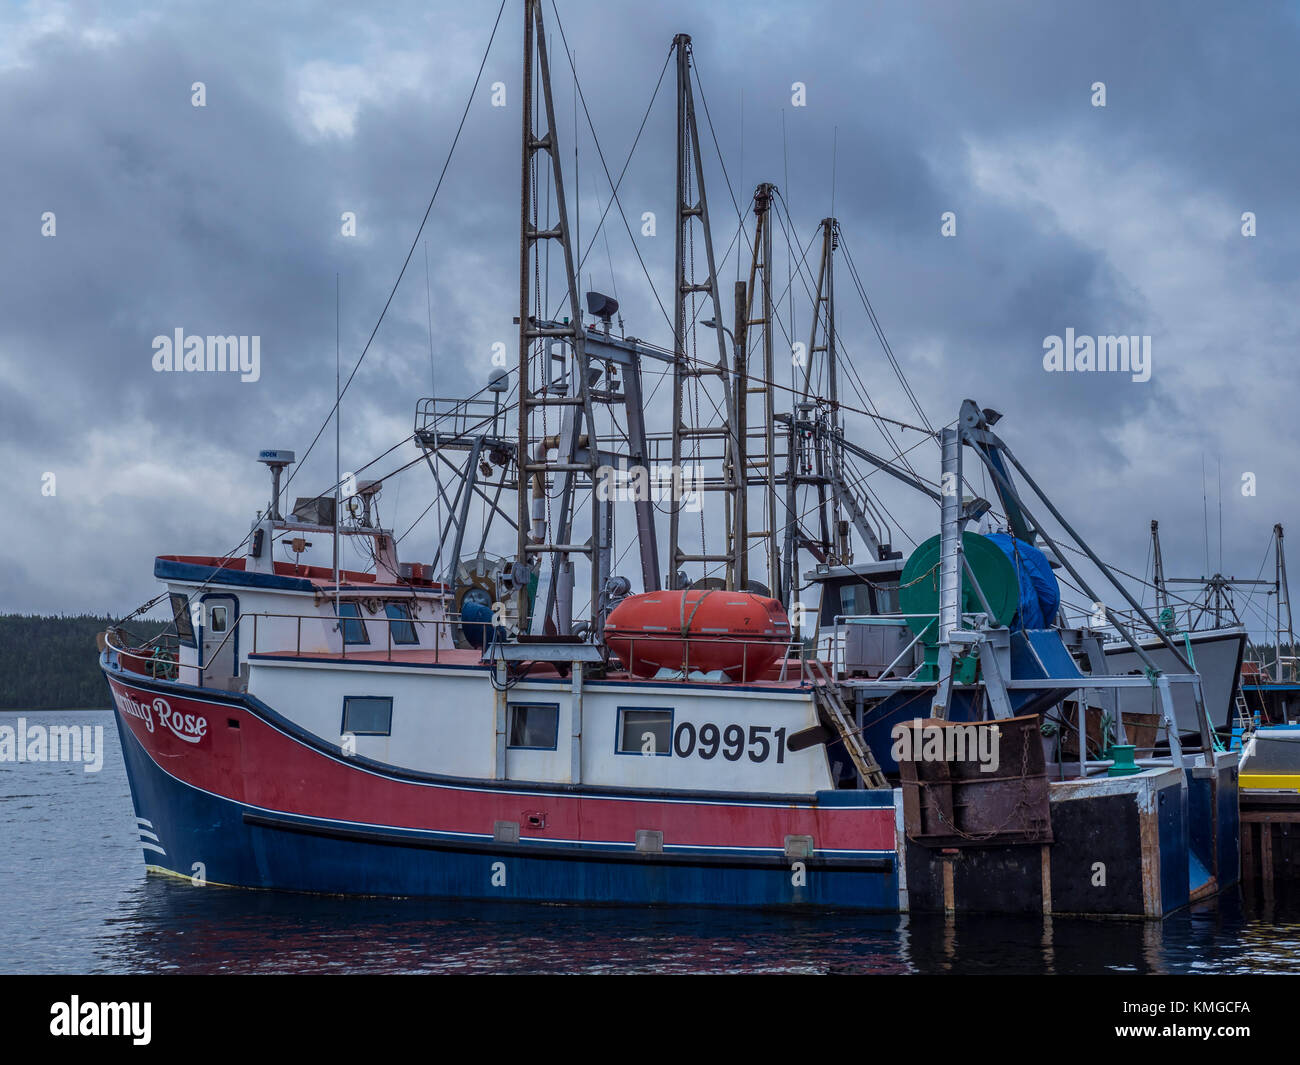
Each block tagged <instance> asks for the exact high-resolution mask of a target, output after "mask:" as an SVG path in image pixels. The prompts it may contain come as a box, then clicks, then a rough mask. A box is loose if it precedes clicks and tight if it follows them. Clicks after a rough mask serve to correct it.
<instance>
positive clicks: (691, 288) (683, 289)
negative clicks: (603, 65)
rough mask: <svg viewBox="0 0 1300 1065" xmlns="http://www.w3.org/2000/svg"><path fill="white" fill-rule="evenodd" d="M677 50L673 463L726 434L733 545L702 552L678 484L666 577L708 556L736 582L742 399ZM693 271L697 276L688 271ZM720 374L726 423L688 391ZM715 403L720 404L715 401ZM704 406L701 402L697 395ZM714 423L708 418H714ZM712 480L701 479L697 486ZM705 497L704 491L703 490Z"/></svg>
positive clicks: (687, 47) (718, 487) (684, 70)
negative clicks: (708, 316)
mask: <svg viewBox="0 0 1300 1065" xmlns="http://www.w3.org/2000/svg"><path fill="white" fill-rule="evenodd" d="M673 47H674V49H675V50H676V52H677V151H676V167H677V210H676V224H675V231H676V232H675V261H674V268H673V334H674V335H673V354H674V362H673V431H672V465H673V474H674V481H676V479H677V476H678V475H680V473H681V471H682V461H683V458H684V457H685V456H684V450H685V445H686V444H687V442H688V441H702V440H718V441H721V442H722V444H723V449H722V456H721V457H722V476H721V478H720V479H719V480H718V481H717V482H715V483H710V484H708V485H707V487H708V488H709V489H710V490H712V491H722V492H724V493H726V504H724V509H725V511H726V524H727V550H726V551H725V552H722V553H716V552H711V551H709V549H708V545H707V543H702V544H701V545H700V550H699V551H698V553H695V552H690V551H687V550H685V549H684V548H683V546H682V535H681V513H682V500H681V498H680V493H678V492H676V491H674V492H673V498H672V499H671V501H670V505H669V516H668V558H667V561H668V572H667V574H665V580H666V583H667V586H668V587H669V588H678V587H680V586H681V582H680V581H679V580H678V575H679V573H680V572H681V567H682V565H683V564H684V563H687V562H701V563H703V564H704V565H705V567H706V569H707V567H708V566H709V564H710V563H713V564H717V563H721V564H722V565H723V566H724V568H725V582H726V587H728V588H736V587H737V586H738V584H737V574H738V572H739V571H740V570H742V569H743V565H744V563H743V558H744V550H745V544H744V543H743V542H742V540H741V539H740V537H739V536H737V534H736V524H737V514H738V512H739V509H740V508H742V507H743V506H744V493H743V487H742V486H743V481H744V478H743V475H742V471H741V470H740V469H739V465H738V462H737V456H738V454H739V452H740V448H741V444H740V440H739V431H738V423H737V414H736V409H737V403H736V396H735V394H734V391H733V387H734V386H733V383H732V373H731V361H730V359H728V357H727V345H726V339H725V337H724V336H723V333H724V329H723V327H722V301H721V300H720V299H719V298H718V272H717V264H716V261H715V259H714V254H713V236H712V230H711V229H710V226H709V206H708V198H707V196H706V194H705V190H704V164H703V159H702V156H701V152H700V139H699V129H698V126H697V125H696V121H695V97H694V94H693V93H692V91H691V38H690V36H689V35H688V34H685V33H679V34H678V35H677V36H676V37H674V38H673ZM692 174H694V178H695V180H694V187H695V191H696V193H697V194H698V199H696V200H694V202H692V200H691V191H692V181H691V177H692ZM697 219H698V221H699V228H700V232H701V234H702V236H703V238H704V253H705V260H706V268H707V275H706V277H705V279H704V280H703V281H700V282H697V281H695V279H694V276H693V273H694V270H693V267H694V263H693V259H694V241H693V236H694V229H693V222H694V221H695V220H697ZM688 275H691V276H688ZM694 293H704V294H707V296H708V298H709V299H710V300H711V301H712V303H713V317H712V321H713V322H714V324H715V326H716V328H715V329H714V332H715V333H716V334H717V340H718V360H717V363H716V364H714V365H709V364H708V363H706V362H703V361H696V360H695V359H694V358H693V357H692V356H690V355H688V353H687V344H688V333H689V332H690V331H691V330H692V329H693V328H694V324H695V323H694V322H693V321H691V322H688V321H687V319H686V314H687V305H688V297H690V296H691V295H692V294H694ZM710 376H716V377H718V378H719V379H720V380H721V382H722V389H721V392H722V399H723V403H724V410H723V411H721V412H719V413H720V414H722V423H721V424H719V423H718V422H717V421H716V420H710V419H708V418H706V417H705V416H704V415H703V414H702V412H700V411H699V410H692V407H691V404H690V402H689V401H688V398H687V394H686V393H687V388H688V387H693V388H695V389H696V390H697V393H698V390H699V389H700V386H701V378H703V377H710ZM710 405H712V404H710ZM697 406H698V403H697ZM706 423H708V424H706ZM701 487H706V486H696V488H697V489H699V488H701ZM701 498H703V497H701Z"/></svg>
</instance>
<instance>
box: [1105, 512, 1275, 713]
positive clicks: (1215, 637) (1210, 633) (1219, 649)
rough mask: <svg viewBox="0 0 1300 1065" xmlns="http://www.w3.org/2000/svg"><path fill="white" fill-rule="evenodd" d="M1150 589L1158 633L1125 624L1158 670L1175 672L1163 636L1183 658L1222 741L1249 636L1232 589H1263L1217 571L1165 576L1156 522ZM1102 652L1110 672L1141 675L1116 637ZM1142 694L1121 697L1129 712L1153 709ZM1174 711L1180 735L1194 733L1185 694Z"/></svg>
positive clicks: (1136, 622)
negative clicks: (1187, 590)
mask: <svg viewBox="0 0 1300 1065" xmlns="http://www.w3.org/2000/svg"><path fill="white" fill-rule="evenodd" d="M1151 557H1152V567H1153V574H1152V589H1153V590H1154V593H1155V610H1154V612H1153V614H1154V617H1155V619H1156V623H1157V625H1158V627H1159V629H1160V631H1159V632H1157V631H1153V630H1151V629H1150V628H1149V627H1147V626H1145V625H1143V623H1142V620H1141V619H1140V618H1138V617H1136V616H1135V615H1134V614H1133V613H1132V612H1127V613H1125V612H1122V611H1121V613H1124V616H1125V620H1126V621H1127V622H1128V624H1129V625H1131V626H1132V627H1133V628H1134V630H1135V631H1136V632H1137V633H1138V643H1139V645H1140V646H1141V648H1142V650H1143V651H1144V652H1145V653H1146V654H1147V655H1149V656H1150V657H1151V658H1152V659H1153V660H1154V661H1155V662H1156V663H1157V664H1158V665H1159V666H1160V668H1161V669H1173V668H1176V667H1177V666H1178V664H1179V663H1178V660H1177V658H1176V657H1175V655H1174V653H1173V651H1172V650H1171V649H1170V648H1169V647H1168V646H1166V641H1165V639H1164V637H1170V638H1172V643H1173V644H1174V645H1176V646H1177V647H1178V648H1179V649H1180V650H1181V651H1182V652H1183V658H1184V659H1185V660H1186V661H1187V663H1188V664H1190V665H1191V666H1192V667H1193V668H1194V669H1195V670H1196V671H1197V672H1198V673H1199V674H1200V675H1201V684H1202V690H1203V691H1204V694H1205V704H1206V708H1207V710H1208V711H1209V713H1210V718H1211V720H1212V721H1213V722H1214V725H1215V729H1216V730H1217V731H1218V732H1220V733H1221V734H1222V735H1223V736H1224V737H1225V738H1226V737H1227V735H1228V734H1229V732H1230V731H1231V729H1232V727H1233V724H1234V718H1235V715H1236V705H1237V699H1238V695H1239V694H1240V691H1241V689H1240V676H1241V667H1242V661H1243V658H1244V656H1245V653H1246V645H1247V640H1248V634H1247V630H1246V626H1245V624H1243V622H1242V619H1241V617H1240V615H1239V614H1238V612H1237V607H1236V603H1235V599H1234V595H1233V593H1234V590H1235V589H1237V588H1240V587H1243V586H1252V585H1262V584H1265V583H1266V582H1263V581H1258V580H1239V579H1238V578H1236V577H1225V576H1224V575H1223V574H1221V573H1215V574H1213V575H1211V576H1209V577H1195V578H1181V577H1168V578H1167V577H1166V576H1165V572H1164V560H1163V555H1162V552H1161V549H1160V523H1159V522H1158V521H1156V520H1155V519H1152V521H1151ZM1171 585H1191V586H1194V587H1195V589H1196V590H1195V592H1193V593H1191V594H1180V593H1179V592H1178V591H1177V590H1174V589H1171V587H1170V586H1171ZM1109 636H1110V638H1108V639H1107V640H1106V643H1105V651H1106V657H1107V658H1108V659H1109V668H1110V670H1111V671H1112V672H1116V673H1128V672H1134V671H1140V670H1141V669H1142V668H1143V665H1144V663H1143V662H1142V661H1141V660H1140V658H1139V656H1138V655H1137V654H1136V653H1135V651H1134V650H1133V648H1131V647H1130V646H1129V645H1128V644H1127V643H1126V642H1125V641H1124V640H1123V639H1121V638H1120V637H1119V635H1118V633H1113V632H1112V633H1110V634H1109ZM1142 700H1143V696H1142V695H1141V694H1138V693H1132V692H1130V693H1125V696H1123V697H1122V701H1123V703H1124V707H1125V709H1126V710H1127V711H1129V712H1131V713H1141V712H1143V711H1146V712H1148V713H1149V712H1150V711H1151V709H1152V708H1151V702H1150V699H1146V701H1145V705H1142ZM1174 712H1175V714H1176V716H1177V719H1178V725H1179V728H1180V729H1182V730H1183V731H1184V732H1195V731H1196V729H1197V727H1198V726H1197V709H1196V706H1195V704H1194V703H1193V701H1192V700H1191V698H1190V695H1189V693H1188V692H1186V691H1180V692H1179V693H1178V695H1177V697H1176V698H1175V700H1174Z"/></svg>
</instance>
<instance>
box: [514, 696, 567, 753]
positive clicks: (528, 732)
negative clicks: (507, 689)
mask: <svg viewBox="0 0 1300 1065" xmlns="http://www.w3.org/2000/svg"><path fill="white" fill-rule="evenodd" d="M559 730H560V708H559V706H558V705H556V704H555V703H511V704H510V732H509V736H508V740H507V746H509V747H510V748H512V749H513V750H517V751H553V750H555V749H556V741H557V739H558V734H559Z"/></svg>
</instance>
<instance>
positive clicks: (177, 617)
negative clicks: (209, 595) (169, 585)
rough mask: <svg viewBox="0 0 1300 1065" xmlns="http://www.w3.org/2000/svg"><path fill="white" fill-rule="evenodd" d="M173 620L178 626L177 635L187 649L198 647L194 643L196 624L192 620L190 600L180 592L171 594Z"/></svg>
mask: <svg viewBox="0 0 1300 1065" xmlns="http://www.w3.org/2000/svg"><path fill="white" fill-rule="evenodd" d="M171 601H172V620H173V621H174V622H175V625H176V635H177V636H178V637H179V638H180V642H181V643H183V644H185V645H186V646H187V647H195V646H197V645H196V644H195V642H194V622H193V620H192V619H191V618H190V600H189V597H188V596H185V595H182V594H180V593H179V592H172V593H171Z"/></svg>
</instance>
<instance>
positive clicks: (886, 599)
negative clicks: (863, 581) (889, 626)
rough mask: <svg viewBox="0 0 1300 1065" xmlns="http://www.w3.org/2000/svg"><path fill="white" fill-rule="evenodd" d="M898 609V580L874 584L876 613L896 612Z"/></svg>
mask: <svg viewBox="0 0 1300 1065" xmlns="http://www.w3.org/2000/svg"><path fill="white" fill-rule="evenodd" d="M899 610H900V608H899V605H898V582H897V581H888V582H886V583H885V584H878V585H876V613H877V614H897V613H898V612H899Z"/></svg>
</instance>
